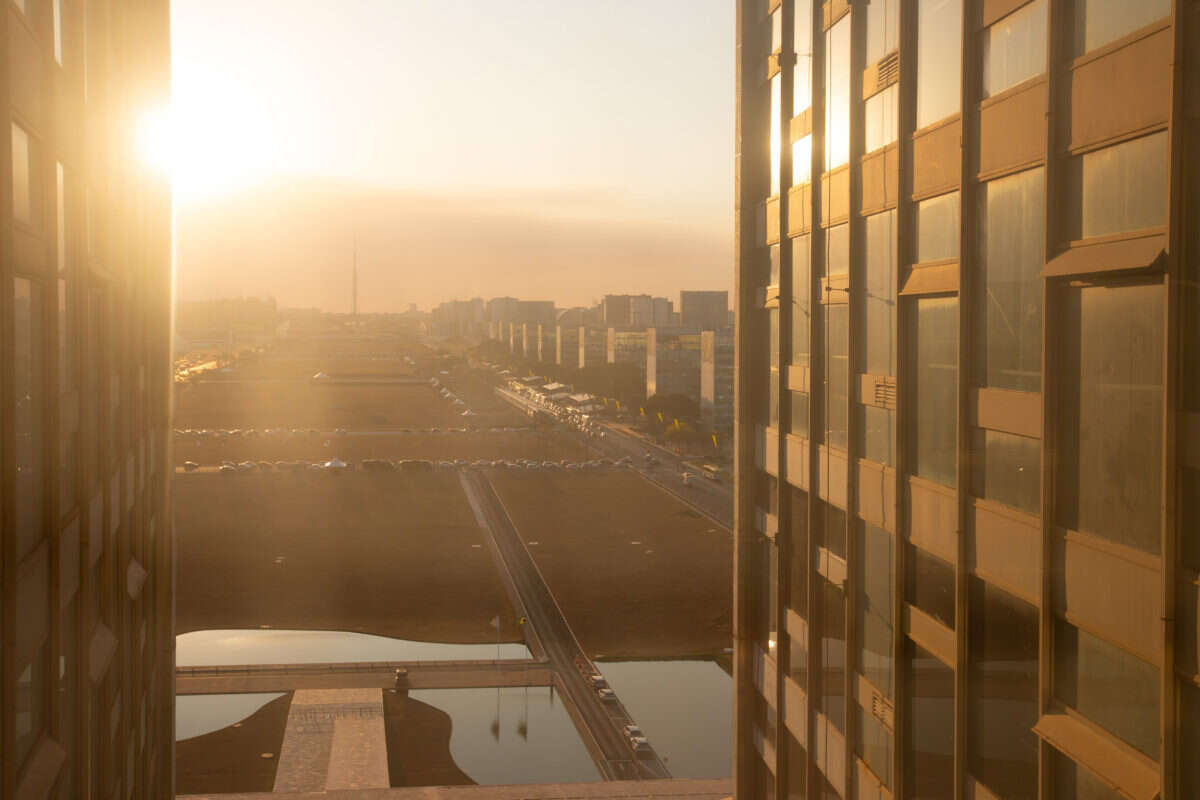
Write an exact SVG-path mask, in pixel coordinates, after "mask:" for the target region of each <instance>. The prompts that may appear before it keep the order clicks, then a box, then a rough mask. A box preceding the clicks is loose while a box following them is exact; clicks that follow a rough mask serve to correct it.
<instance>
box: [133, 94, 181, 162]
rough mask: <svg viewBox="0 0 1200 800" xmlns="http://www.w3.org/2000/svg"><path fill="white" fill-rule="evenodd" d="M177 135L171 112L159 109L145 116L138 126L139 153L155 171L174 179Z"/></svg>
mask: <svg viewBox="0 0 1200 800" xmlns="http://www.w3.org/2000/svg"><path fill="white" fill-rule="evenodd" d="M176 143H177V139H176V135H175V130H174V125H173V124H172V119H171V112H170V110H169V109H166V108H158V109H155V110H153V111H149V112H147V113H146V114H145V115H143V117H142V120H141V123H140V124H139V125H138V142H137V146H138V153H139V155H140V157H141V159H142V160H143V161H145V162H146V164H147V165H149V166H150V167H152V168H153V169H155V170H157V171H159V172H161V173H163V174H164V175H166V176H167V177H172V176H173V175H174V173H175V164H176Z"/></svg>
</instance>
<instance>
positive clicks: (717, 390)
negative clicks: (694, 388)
mask: <svg viewBox="0 0 1200 800" xmlns="http://www.w3.org/2000/svg"><path fill="white" fill-rule="evenodd" d="M733 349H734V348H733V331H731V330H729V329H728V328H725V329H724V330H720V331H701V332H700V419H701V421H702V422H703V423H704V424H705V425H708V426H709V427H710V428H712V429H714V430H717V431H729V430H732V429H733Z"/></svg>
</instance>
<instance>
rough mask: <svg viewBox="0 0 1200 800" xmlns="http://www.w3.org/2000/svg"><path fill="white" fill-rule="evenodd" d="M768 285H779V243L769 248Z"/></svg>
mask: <svg viewBox="0 0 1200 800" xmlns="http://www.w3.org/2000/svg"><path fill="white" fill-rule="evenodd" d="M767 285H768V286H778V285H779V245H777V244H773V245H771V246H770V247H768V248H767Z"/></svg>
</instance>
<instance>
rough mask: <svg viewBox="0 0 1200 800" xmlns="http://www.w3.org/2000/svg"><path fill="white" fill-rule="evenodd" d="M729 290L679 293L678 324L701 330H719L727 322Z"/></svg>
mask: <svg viewBox="0 0 1200 800" xmlns="http://www.w3.org/2000/svg"><path fill="white" fill-rule="evenodd" d="M728 319H729V292H692V291H682V292H680V293H679V324H680V325H682V326H684V327H685V328H695V329H696V330H702V331H719V330H721V329H722V328H724V327H725V326H726V325H727V324H728Z"/></svg>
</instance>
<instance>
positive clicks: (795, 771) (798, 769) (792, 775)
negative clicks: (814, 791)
mask: <svg viewBox="0 0 1200 800" xmlns="http://www.w3.org/2000/svg"><path fill="white" fill-rule="evenodd" d="M787 740H788V797H789V798H793V800H803V798H805V797H807V796H808V794H807V776H808V761H807V759H806V757H805V752H804V748H803V747H801V746H800V743H799V742H797V741H796V739H795V737H793V736H792V735H791V734H788V737H787Z"/></svg>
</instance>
